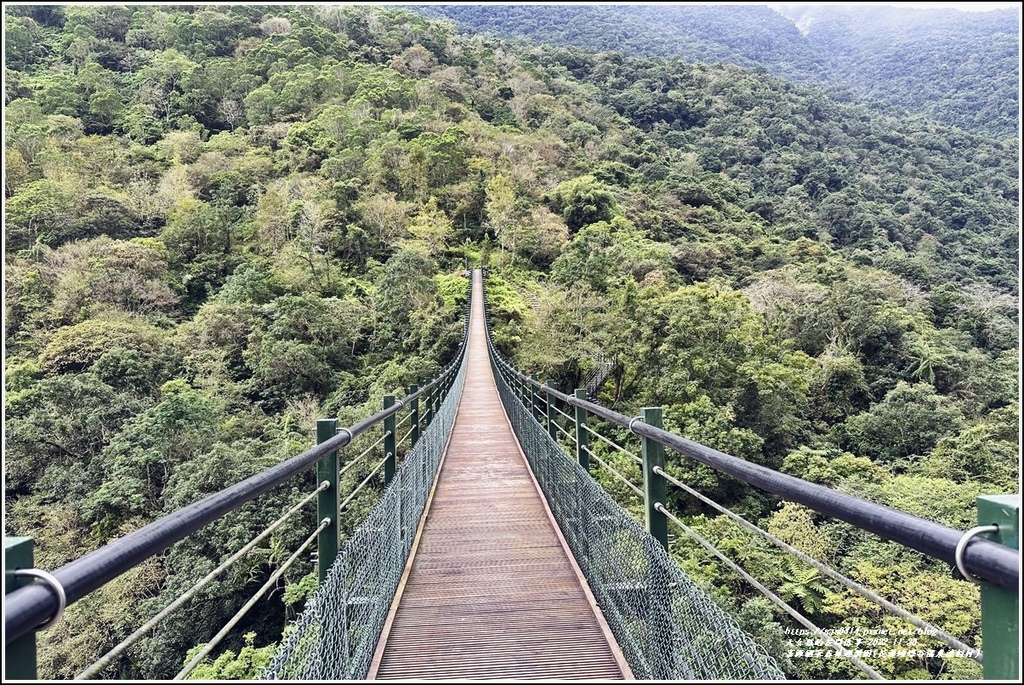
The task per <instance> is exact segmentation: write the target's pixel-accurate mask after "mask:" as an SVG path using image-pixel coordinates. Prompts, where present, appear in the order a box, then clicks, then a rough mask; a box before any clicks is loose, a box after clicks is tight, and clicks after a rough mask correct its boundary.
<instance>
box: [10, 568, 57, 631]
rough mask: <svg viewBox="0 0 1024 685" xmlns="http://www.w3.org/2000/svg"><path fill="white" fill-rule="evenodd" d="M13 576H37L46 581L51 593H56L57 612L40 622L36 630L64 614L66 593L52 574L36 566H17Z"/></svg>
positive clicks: (43, 628) (48, 625) (46, 626)
mask: <svg viewBox="0 0 1024 685" xmlns="http://www.w3.org/2000/svg"><path fill="white" fill-rule="evenodd" d="M14 575H15V576H29V577H32V578H38V579H39V580H41V581H43V582H44V583H46V585H47V586H48V587H49V588H50V589H51V590H53V594H55V595H57V613H55V614H54V615H53V616H51V617H50V618H49V619H47V620H46V621H44V622H43V623H40V624H39V625H38V626H37V627H36V630H46V629H47V628H49V627H50V626H52V625H53V624H54V623H56V622H57V621H59V620H60V617H61V616H63V615H64V609H65V607H67V605H68V595H67V593H66V592H64V586H63V585H61V584H60V581H59V580H57V579H56V578H55V577H54V576H53V574H51V573H47V572H46V571H43V570H41V569H38V568H19V569H16V570H15V571H14Z"/></svg>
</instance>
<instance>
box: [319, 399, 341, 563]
mask: <svg viewBox="0 0 1024 685" xmlns="http://www.w3.org/2000/svg"><path fill="white" fill-rule="evenodd" d="M337 434H338V420H337V419H319V420H318V421H317V422H316V442H317V444H320V443H322V442H327V441H328V440H330V439H331V438H333V437H334V436H335V435H337ZM324 481H327V483H328V486H327V488H326V489H324V490H321V491H320V494H319V495H317V496H316V516H317V520H318V521H323V520H324V519H325V518H329V519H330V520H331V523H330V525H329V526H327V527H326V528H324V529H323V530H322V531H320V534H319V535H318V536H317V538H316V550H317V552H316V558H317V578H318V579H319V582H320V583H323V582H324V578H326V577H327V572H328V571H329V570H330V568H331V566H333V565H334V560H335V559H336V558H337V556H338V513H339V512H338V504H339V503H338V451H337V450H335V451H333V452H331V453H330V454H328V455H327V456H326V457H324V458H323V459H321V460H320V461H318V462H317V463H316V482H317V483H318V484H319V483H323V482H324Z"/></svg>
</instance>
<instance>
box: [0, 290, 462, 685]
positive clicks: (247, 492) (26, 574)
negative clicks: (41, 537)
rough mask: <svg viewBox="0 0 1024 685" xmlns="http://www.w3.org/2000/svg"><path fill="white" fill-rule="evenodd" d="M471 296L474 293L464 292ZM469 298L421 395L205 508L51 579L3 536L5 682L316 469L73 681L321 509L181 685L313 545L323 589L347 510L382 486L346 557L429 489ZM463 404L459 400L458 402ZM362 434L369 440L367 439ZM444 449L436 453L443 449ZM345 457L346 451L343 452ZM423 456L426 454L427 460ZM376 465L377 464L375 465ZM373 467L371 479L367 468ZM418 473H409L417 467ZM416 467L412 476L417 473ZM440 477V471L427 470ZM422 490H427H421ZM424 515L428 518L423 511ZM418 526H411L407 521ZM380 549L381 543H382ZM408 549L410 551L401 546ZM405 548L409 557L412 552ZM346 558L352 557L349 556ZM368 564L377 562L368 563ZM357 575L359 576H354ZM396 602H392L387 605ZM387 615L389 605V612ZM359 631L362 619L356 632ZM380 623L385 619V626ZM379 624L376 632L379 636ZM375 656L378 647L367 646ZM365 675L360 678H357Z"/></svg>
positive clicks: (334, 434) (207, 501)
mask: <svg viewBox="0 0 1024 685" xmlns="http://www.w3.org/2000/svg"><path fill="white" fill-rule="evenodd" d="M467 290H468V291H469V289H468V288H467ZM471 303H472V297H471V296H470V297H468V298H467V302H466V308H465V312H464V320H463V335H462V342H461V345H460V347H459V350H458V352H457V353H456V355H455V357H454V359H453V360H452V361H451V362H450V363H449V364H448V365H447V366H446V367H444V368H443V369H442V370H441V371H440V372H439V373H437V374H436V375H435V376H433V377H432V378H430V379H428V380H427V381H426V382H425V383H424V384H423V386H422V387H417V386H410V388H409V392H408V394H407V395H406V396H405V397H403V398H401V399H399V398H396V397H395V396H393V395H386V396H385V397H384V399H383V409H382V410H381V411H379V412H377V413H375V414H373V415H372V416H369V417H367V418H365V419H363V420H361V421H358V422H357V423H354V424H352V425H350V426H347V427H343V428H338V427H337V423H338V422H337V420H336V419H323V420H320V421H318V422H317V444H316V445H314V446H313V447H311V448H309V449H307V450H306V451H304V452H302V453H301V454H299V455H296V456H294V457H292V458H290V459H288V460H286V461H283V462H281V463H280V464H278V465H276V466H273V467H271V468H269V469H266V470H265V471H262V472H260V473H258V474H256V475H254V476H251V477H250V478H247V479H245V480H242V481H240V482H238V483H236V484H234V485H232V486H230V487H227V488H225V489H223V490H221V491H219V492H217V493H214V494H212V495H209V496H208V497H205V498H203V499H201V500H199V501H198V502H195V503H193V504H191V505H188V506H186V507H183V508H181V509H178V510H177V511H174V512H172V513H170V514H167V515H166V516H164V517H162V518H160V519H158V520H156V521H154V522H152V523H150V524H148V525H146V526H143V527H142V528H139V529H138V530H135V531H133V532H131V533H128V534H127V535H125V536H123V537H121V538H118V539H116V540H114V541H112V542H110V543H108V544H106V545H104V546H103V547H101V548H99V549H97V550H95V551H93V552H90V553H88V554H86V555H84V556H82V557H80V558H79V559H76V560H75V561H72V562H70V563H68V564H66V565H64V566H62V567H60V568H58V569H56V570H55V571H52V572H47V571H43V570H40V569H36V568H34V567H33V558H32V557H33V554H32V539H31V538H24V537H15V538H10V537H5V540H4V562H5V592H6V594H5V596H4V611H3V613H4V633H5V635H4V644H5V648H4V657H5V658H4V676H5V679H8V678H10V679H25V680H31V679H35V677H36V648H35V643H36V633H37V632H38V631H39V630H43V629H45V628H48V627H49V626H51V625H53V624H54V623H56V622H57V621H58V620H60V617H61V615H62V614H63V612H64V610H65V609H66V608H67V607H68V606H70V605H71V604H73V603H74V602H76V601H78V600H80V599H82V598H83V597H85V596H87V595H88V594H89V593H91V592H94V591H95V590H97V589H99V588H101V587H102V586H104V585H105V584H107V583H109V582H110V581H112V580H114V579H115V578H118V577H119V576H121V575H122V574H124V573H126V572H128V571H129V570H131V569H133V568H135V567H136V566H138V565H140V564H142V563H144V562H145V561H147V560H148V559H150V558H152V557H154V556H155V555H157V554H159V553H161V552H162V551H163V550H165V549H167V548H168V547H170V546H171V545H173V544H175V543H177V542H179V541H181V540H183V539H185V538H187V537H188V536H190V535H191V534H193V533H195V532H196V531H198V530H200V529H201V528H203V527H204V526H206V525H208V524H210V523H213V522H214V521H217V520H218V519H220V518H222V517H224V516H226V515H227V514H229V513H231V512H233V511H236V510H237V509H239V508H240V507H241V506H242V505H244V504H246V503H247V502H250V501H253V500H255V499H257V498H258V497H260V496H261V495H264V494H266V493H268V492H271V491H272V490H274V489H275V488H277V487H278V486H281V485H283V484H285V483H287V482H288V481H290V480H292V479H293V478H296V477H298V476H300V475H303V474H305V475H306V477H307V478H308V476H309V474H310V470H311V469H315V473H316V480H315V483H316V486H315V488H314V489H313V490H312V491H311V492H309V493H308V494H307V495H306V496H305V497H303V498H302V499H301V500H300V501H299V502H297V503H296V504H295V505H294V506H293V507H291V508H290V509H289V510H288V511H287V512H285V513H284V514H283V515H282V516H281V518H279V519H277V520H276V521H275V522H274V523H272V524H271V525H270V526H268V527H267V528H266V529H264V530H263V531H261V532H260V533H259V534H258V535H256V536H255V537H254V538H253V539H252V540H250V542H249V543H247V544H246V545H245V546H243V547H242V548H241V549H239V550H237V551H236V552H235V553H234V554H232V555H231V556H230V557H228V559H226V560H225V561H224V562H223V563H222V564H221V565H220V566H218V567H217V568H216V569H215V570H214V571H213V572H211V573H210V574H208V575H207V576H206V577H205V578H204V579H203V580H201V581H199V583H197V584H196V586H194V587H193V588H191V589H190V590H189V591H187V592H186V593H185V594H183V595H182V596H180V597H179V598H177V599H175V600H174V601H173V602H171V603H170V604H169V605H167V606H166V607H165V608H164V609H163V610H162V611H160V612H159V613H158V614H157V615H156V616H154V617H153V618H152V619H150V620H149V621H147V622H146V623H145V624H143V625H142V626H141V627H140V628H139V629H138V630H136V631H135V632H134V633H132V634H131V635H129V636H127V638H126V639H125V640H123V641H122V642H121V643H120V644H118V645H117V646H116V647H114V648H113V649H111V650H109V651H108V652H107V653H106V654H104V655H103V656H101V657H99V659H98V661H96V662H95V663H93V664H92V665H91V666H90V667H89V668H87V669H85V670H84V671H83V672H81V673H79V674H78V675H77V676H76V679H85V678H89V677H93V676H96V675H101V674H103V673H104V672H106V671H108V669H110V668H111V667H112V665H113V664H114V663H115V662H116V661H117V660H118V659H119V658H120V657H121V656H122V655H123V654H124V652H125V651H126V650H127V649H128V648H129V647H130V646H131V645H132V644H134V643H135V642H137V641H138V640H139V639H141V638H143V637H144V636H145V635H146V634H148V633H149V632H150V631H151V630H152V629H153V628H155V627H156V626H157V624H158V623H159V622H160V621H161V620H163V619H164V618H165V617H166V616H168V615H170V614H171V613H173V612H174V611H177V610H179V609H180V608H181V607H183V606H185V605H187V603H188V601H189V600H190V599H192V598H193V597H194V596H196V595H197V594H198V593H200V592H201V591H202V590H203V589H204V588H205V587H206V586H207V585H208V584H210V583H211V582H212V581H213V580H215V579H216V577H217V576H218V575H220V574H221V573H222V572H224V571H225V570H227V569H228V568H229V567H230V566H231V565H232V564H234V563H235V562H237V561H239V560H240V559H242V558H243V557H244V556H245V555H246V554H247V553H248V552H249V551H250V550H252V549H254V548H255V547H256V546H257V545H258V544H259V543H260V542H262V541H263V540H265V539H266V538H267V537H268V536H269V535H270V534H271V533H272V532H274V531H275V530H276V529H278V528H279V527H280V526H281V525H282V524H283V523H284V522H285V521H287V520H288V519H289V518H291V517H292V516H295V515H297V514H299V513H301V512H302V510H303V509H304V508H306V507H307V506H308V505H311V503H312V502H313V500H316V502H317V505H316V506H317V517H316V521H317V522H318V523H317V525H316V527H315V528H314V530H313V531H311V534H310V535H309V537H308V538H307V539H306V540H305V541H304V542H303V543H302V544H301V545H300V546H299V548H298V549H297V550H295V552H294V553H293V554H292V555H291V556H290V558H289V559H288V560H287V561H286V562H284V564H282V565H281V567H279V568H278V570H277V571H275V572H274V573H273V574H272V575H271V577H270V578H269V579H268V581H267V582H266V583H265V584H264V585H263V587H262V588H261V589H260V590H259V591H258V592H257V593H256V595H255V596H254V597H253V598H252V599H250V600H249V602H247V603H246V604H245V605H244V606H243V607H242V608H241V610H240V611H239V612H238V613H237V614H235V616H234V617H233V618H232V619H231V620H229V621H228V623H227V625H226V626H225V627H224V629H222V630H221V631H220V632H219V633H218V634H217V635H215V636H214V637H213V638H212V639H210V640H209V641H208V642H207V643H206V645H205V646H204V648H203V649H202V650H200V651H199V653H197V654H196V655H195V656H194V658H192V659H191V660H190V661H189V663H188V664H186V665H185V668H183V669H182V671H181V672H179V673H178V675H177V676H176V679H180V678H183V677H185V676H186V675H187V674H188V673H189V672H190V671H191V670H192V669H193V668H194V667H195V666H196V665H198V664H199V663H201V662H202V661H203V659H204V658H205V657H206V656H207V655H208V654H209V653H210V652H211V651H212V650H213V649H214V648H215V647H216V645H217V644H218V643H219V642H220V641H221V640H222V639H223V638H224V637H225V636H226V635H227V634H228V632H229V631H230V630H231V629H232V628H234V627H235V625H236V624H237V623H238V621H239V620H240V619H241V618H242V617H243V616H244V615H245V613H246V612H248V611H249V610H250V609H251V608H252V607H253V606H254V605H255V603H256V602H257V601H258V600H259V599H260V598H261V597H263V596H264V595H265V594H266V593H267V592H268V591H269V590H271V589H272V588H273V587H274V586H275V585H276V584H277V582H278V581H279V579H280V577H281V576H282V575H283V574H284V572H285V571H286V570H287V568H288V567H289V566H291V565H292V564H293V563H294V562H295V561H296V560H297V559H298V558H299V557H300V556H301V554H302V553H303V552H304V551H305V550H306V549H308V548H310V547H312V546H313V544H314V543H315V544H316V550H317V559H318V562H317V564H318V578H319V580H320V581H321V584H323V582H324V581H325V579H326V577H327V576H328V575H329V572H330V570H331V569H332V566H337V565H338V564H337V563H336V560H337V558H338V556H339V536H340V531H339V527H338V522H339V517H340V514H341V512H342V511H343V510H344V509H345V508H346V506H348V505H349V504H350V503H351V502H353V500H354V498H356V497H357V496H359V495H360V493H365V492H366V489H367V488H368V487H369V485H370V484H371V483H373V482H378V483H381V484H382V485H383V486H384V495H383V496H382V497H381V499H380V501H379V502H378V503H377V505H376V506H375V507H374V508H373V510H372V511H371V512H370V514H369V515H368V517H367V519H366V520H365V521H364V522H363V524H362V525H361V526H360V527H359V528H358V529H357V530H355V531H354V532H353V533H352V534H351V535H350V536H349V537H348V540H347V542H346V544H345V545H342V546H341V553H342V555H344V553H345V549H346V548H347V547H351V546H352V544H353V541H354V540H359V539H361V536H362V537H366V531H367V529H373V528H374V526H375V525H376V524H375V523H374V521H375V519H376V518H380V516H381V514H380V510H382V509H383V510H388V509H396V508H400V507H401V505H402V504H403V501H402V499H403V496H408V494H409V492H411V491H413V490H414V489H412V490H411V489H410V487H409V484H410V482H411V480H412V477H411V473H412V471H413V470H415V468H418V469H419V470H418V471H417V478H418V479H419V481H432V479H433V475H434V470H436V463H437V458H436V457H434V456H431V455H436V454H437V453H438V451H439V449H443V439H444V436H446V435H447V431H449V430H450V427H451V426H450V423H451V422H450V421H447V419H446V420H438V419H445V416H446V415H445V411H449V413H450V410H446V409H445V407H448V406H449V405H450V404H451V399H452V397H453V396H457V395H458V394H459V393H457V392H453V390H454V389H457V386H458V387H459V388H460V387H461V385H460V384H461V379H462V377H463V375H464V363H463V362H464V359H465V351H466V344H467V340H468V326H469V310H470V307H471ZM456 399H457V398H456ZM372 429H378V430H380V432H381V433H380V436H379V437H378V438H377V439H376V440H373V441H372V442H370V444H369V445H368V446H366V448H365V449H363V450H362V451H361V453H359V454H357V455H354V456H352V457H351V458H349V459H346V460H345V462H344V464H341V465H340V466H339V452H340V451H341V450H344V449H345V448H346V447H355V448H356V449H359V448H360V447H362V446H363V445H365V444H366V443H367V442H369V441H370V440H372V438H371V436H372V432H371V431H372ZM361 436H364V437H363V439H360V437H361ZM439 442H440V443H441V444H442V448H439V447H438V443H439ZM346 454H347V453H346ZM425 455H426V456H425ZM375 458H376V459H377V461H376V463H373V461H372V460H374V459H375ZM368 463H373V466H371V467H370V468H369V470H368V472H367V469H366V467H367V464H368ZM413 463H414V466H408V464H413ZM414 467H415V468H414ZM350 469H353V471H352V473H356V472H357V471H358V472H360V473H362V472H366V475H365V477H362V479H361V481H360V482H359V483H358V484H357V485H355V486H354V487H353V488H352V489H350V490H346V492H344V493H342V492H340V491H339V486H340V485H341V484H342V483H343V482H344V481H343V480H342V476H344V475H345V474H346V472H349V471H350ZM430 469H433V470H430ZM400 472H401V473H403V474H404V476H403V479H401V482H400V483H399V484H397V485H396V474H398V473H400ZM419 489H422V487H420V488H419ZM415 506H416V505H415V503H413V505H409V506H407V507H406V511H405V514H404V516H403V519H402V521H403V523H402V528H401V529H402V530H406V531H407V530H408V529H409V526H412V530H413V531H415V525H416V520H417V519H418V516H419V513H415ZM419 506H420V512H422V504H420V505H419ZM410 521H411V522H410ZM382 544H383V543H382ZM401 544H402V545H404V544H405V543H404V542H402V543H401ZM407 552H408V550H407V549H406V553H407ZM346 559H349V558H348V557H346ZM367 563H368V564H372V563H375V562H374V560H373V559H367ZM357 571H358V570H357ZM389 601H390V598H389ZM385 612H386V607H385ZM375 621H376V617H369V620H368V622H366V623H367V625H359V626H358V627H359V628H360V629H362V630H365V631H372V630H373V625H371V624H372V623H374V622H375ZM357 624H359V620H358V619H357V620H356V621H354V622H353V625H357ZM382 625H383V623H382V621H381V626H382ZM379 630H380V626H378V627H377V631H378V633H379ZM370 649H371V651H372V645H371V646H370ZM355 677H359V676H355Z"/></svg>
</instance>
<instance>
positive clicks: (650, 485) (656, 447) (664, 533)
mask: <svg viewBox="0 0 1024 685" xmlns="http://www.w3.org/2000/svg"><path fill="white" fill-rule="evenodd" d="M643 422H644V423H646V424H647V425H648V426H654V427H655V428H661V407H644V409H643ZM641 440H642V441H643V462H644V508H645V509H646V511H647V515H646V517H645V519H646V522H647V532H649V533H650V534H651V535H652V536H653V537H654V539H655V540H657V541H658V542H659V543H661V546H662V547H664V548H665V549H666V550H668V519H667V518H665V514H663V513H661V512H660V511H658V510H657V509H656V508H655V505H656V504H658V503H659V502H660V503H661V505H662V506H668V502H666V501H665V479H664V478H662V477H661V476H659V475H658V474H657V473H655V471H654V467H656V466H657V467H658V468H660V469H662V470H664V468H665V448H663V447H662V446H661V444H660V443H657V442H655V441H654V440H651V439H650V438H645V437H641Z"/></svg>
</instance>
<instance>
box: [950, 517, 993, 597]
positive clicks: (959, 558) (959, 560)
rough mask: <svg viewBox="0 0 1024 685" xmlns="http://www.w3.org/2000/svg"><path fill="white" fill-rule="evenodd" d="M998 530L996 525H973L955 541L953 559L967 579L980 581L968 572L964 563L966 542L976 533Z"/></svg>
mask: <svg viewBox="0 0 1024 685" xmlns="http://www.w3.org/2000/svg"><path fill="white" fill-rule="evenodd" d="M998 530H999V526H996V525H991V526H975V527H974V528H971V529H970V530H969V531H967V532H966V533H964V534H963V537H961V538H960V540H959V541H958V542H957V543H956V552H954V553H953V560H954V561H955V562H956V568H957V570H958V571H960V573H962V574H963V576H964V578H966V579H967V580H970V581H973V582H975V583H980V582H981V579H980V578H978V577H977V576H973V575H971V574H970V573H968V572H967V566H965V565H964V550H965V549H967V543H969V542H970V541H971V538H973V537H974V536H975V535H978V534H980V533H995V532H997V531H998Z"/></svg>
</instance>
